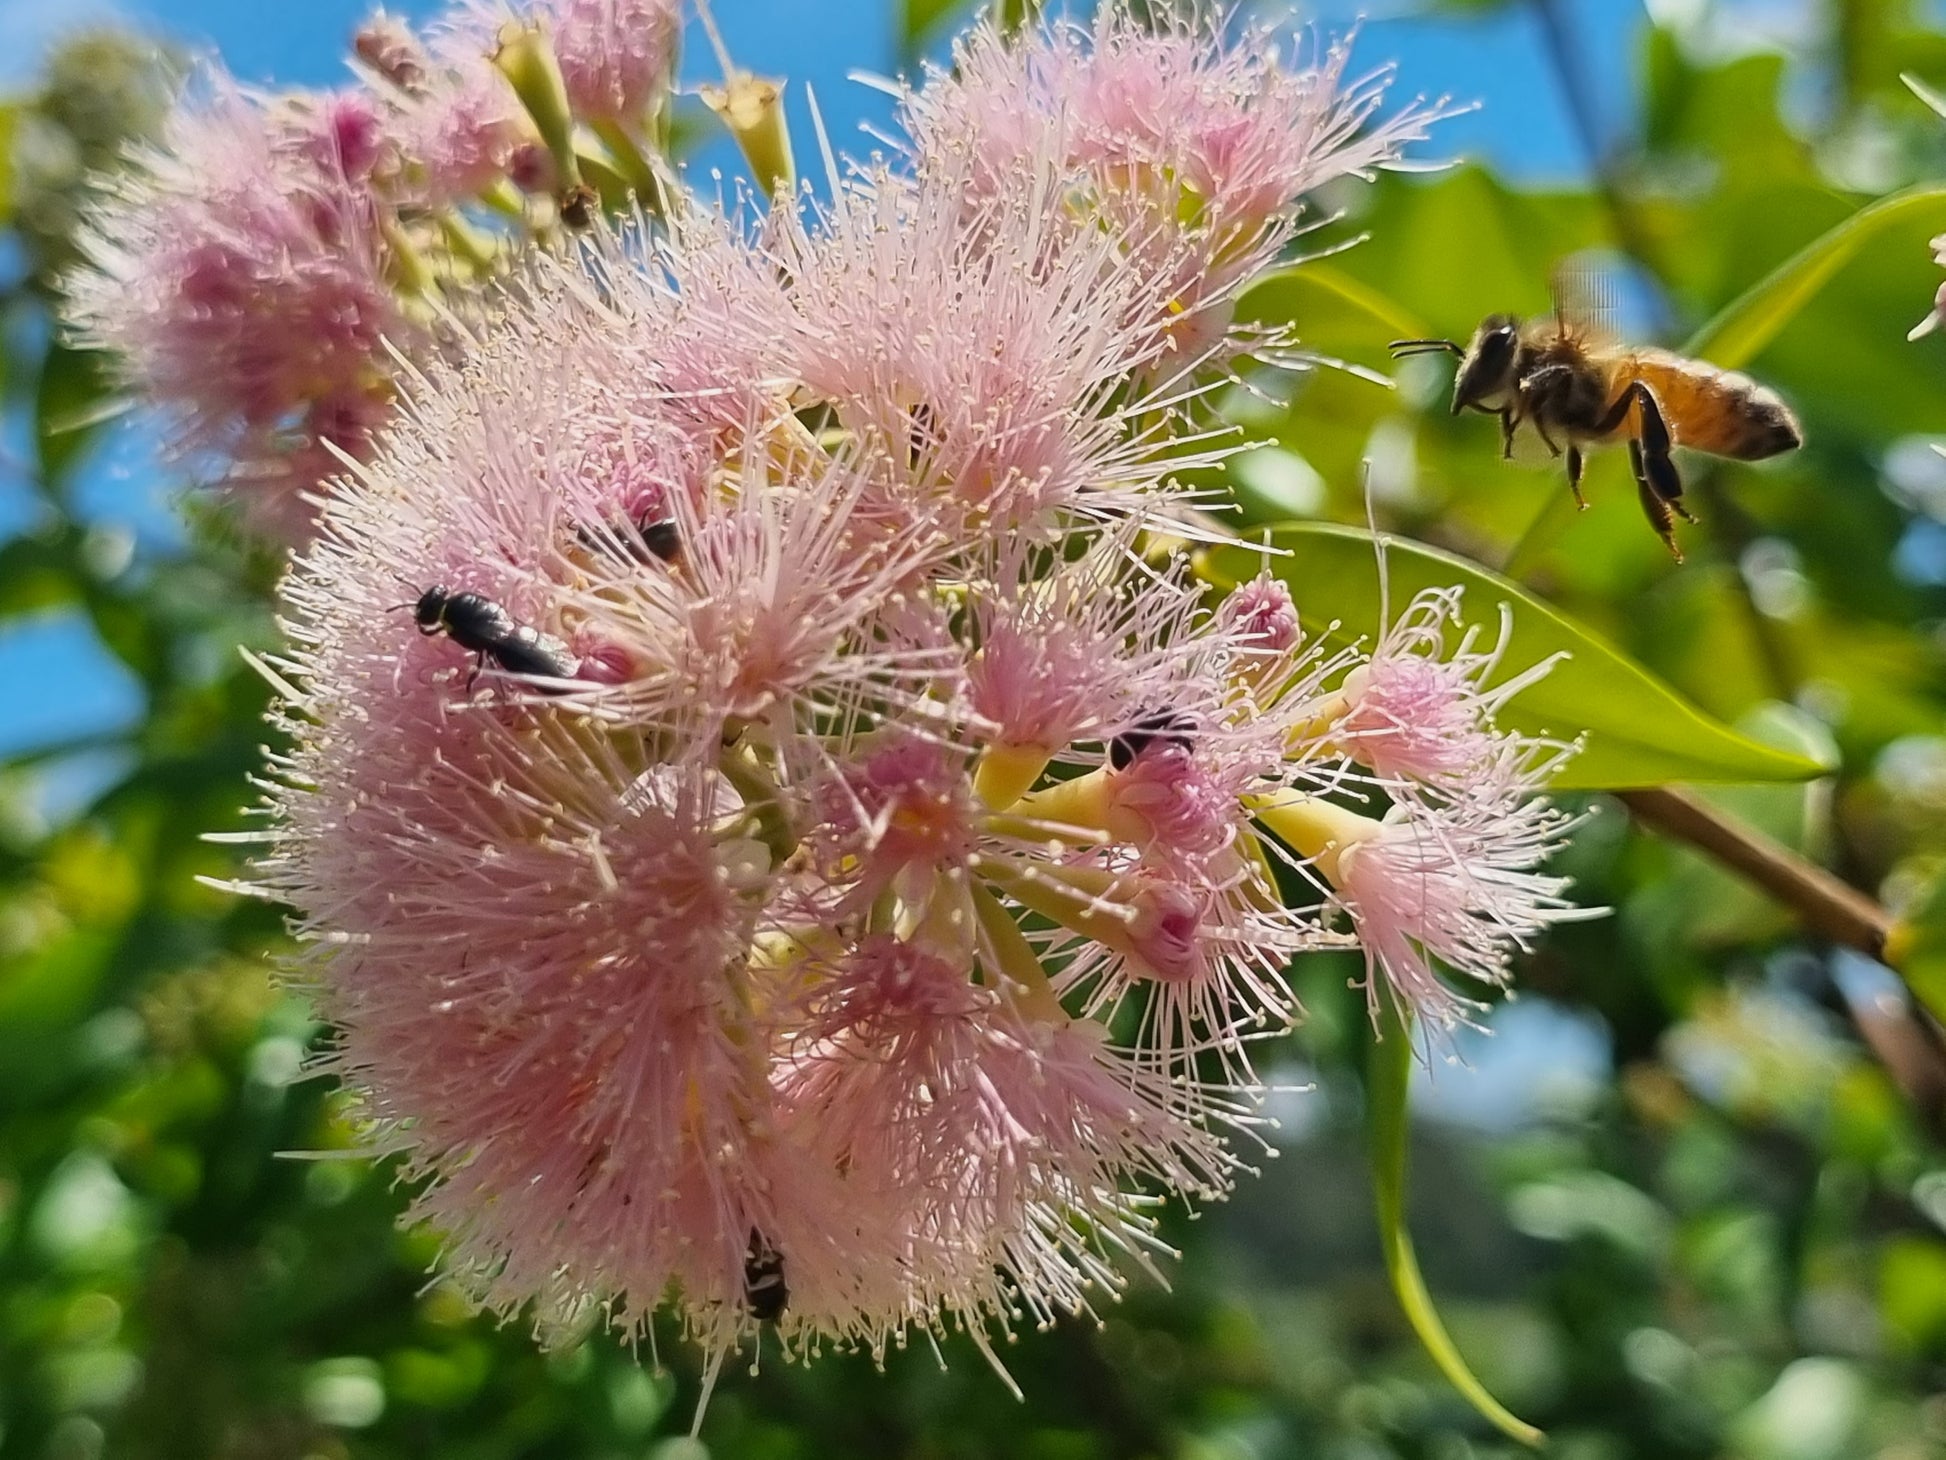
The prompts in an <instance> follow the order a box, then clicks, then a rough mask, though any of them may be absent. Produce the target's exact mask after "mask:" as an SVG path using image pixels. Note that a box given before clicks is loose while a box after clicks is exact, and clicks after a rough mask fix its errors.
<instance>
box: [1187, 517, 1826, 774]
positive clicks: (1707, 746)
mask: <svg viewBox="0 0 1946 1460" xmlns="http://www.w3.org/2000/svg"><path fill="white" fill-rule="evenodd" d="M1269 541H1270V544H1271V546H1272V547H1273V548H1275V549H1278V550H1280V551H1281V552H1282V553H1283V556H1269V557H1266V556H1264V555H1263V554H1260V553H1257V552H1255V551H1252V550H1250V549H1247V548H1222V549H1218V550H1215V551H1213V552H1210V553H1208V554H1207V555H1206V556H1205V558H1204V560H1203V562H1204V571H1205V575H1206V576H1207V577H1208V578H1209V580H1210V581H1211V582H1213V583H1215V584H1216V585H1217V586H1219V587H1224V586H1230V585H1233V584H1235V583H1238V582H1241V581H1243V580H1245V579H1248V578H1250V577H1252V576H1254V575H1255V574H1256V572H1257V571H1258V570H1259V569H1260V568H1262V567H1266V566H1267V567H1268V568H1269V570H1270V571H1271V573H1273V574H1274V575H1275V576H1276V577H1278V578H1280V579H1282V580H1283V582H1284V583H1285V584H1286V585H1287V586H1288V587H1289V588H1290V591H1291V596H1292V598H1293V599H1294V600H1296V603H1297V607H1298V611H1299V613H1300V614H1301V615H1302V616H1303V618H1304V621H1305V623H1306V624H1307V625H1309V626H1310V627H1311V630H1312V632H1315V633H1324V634H1326V635H1328V636H1329V637H1330V638H1332V639H1334V640H1336V641H1340V642H1351V641H1355V640H1358V639H1361V638H1362V639H1365V640H1366V641H1367V642H1370V641H1371V640H1372V639H1373V638H1374V637H1375V636H1376V634H1377V632H1378V630H1379V628H1380V626H1381V623H1382V621H1383V618H1384V615H1385V613H1386V612H1387V611H1390V612H1392V613H1396V612H1397V611H1398V610H1399V609H1401V608H1403V607H1404V605H1405V604H1406V603H1407V602H1408V601H1409V600H1410V599H1411V598H1412V596H1413V595H1414V594H1415V593H1418V592H1420V591H1421V590H1422V589H1426V588H1440V587H1448V586H1451V585H1454V584H1458V585H1460V586H1463V587H1464V588H1466V590H1467V598H1466V605H1467V609H1468V613H1469V617H1470V618H1471V619H1472V620H1473V621H1475V622H1480V623H1491V622H1492V620H1493V618H1494V616H1495V615H1496V614H1497V613H1498V612H1499V611H1500V608H1501V605H1503V604H1504V605H1505V606H1506V608H1507V610H1508V612H1509V615H1510V619H1509V622H1510V625H1511V627H1510V631H1509V637H1508V641H1507V644H1506V649H1505V653H1504V655H1503V656H1502V659H1501V673H1503V674H1505V675H1507V676H1510V677H1511V676H1513V675H1516V674H1519V673H1520V672H1521V671H1522V670H1524V669H1526V668H1528V667H1529V666H1531V665H1534V664H1538V663H1540V662H1541V661H1542V660H1545V659H1549V658H1552V657H1553V656H1555V655H1558V654H1565V655H1566V656H1567V657H1566V658H1565V659H1564V660H1562V661H1561V662H1560V663H1558V664H1556V665H1555V667H1554V669H1553V670H1552V671H1551V672H1550V673H1549V674H1547V675H1546V676H1544V677H1543V678H1542V679H1540V680H1539V681H1538V682H1537V683H1536V684H1534V685H1532V686H1530V687H1529V688H1527V689H1525V690H1523V691H1521V693H1520V694H1518V695H1516V696H1515V697H1514V698H1513V699H1511V700H1510V701H1508V703H1507V705H1506V706H1505V708H1504V709H1503V710H1502V712H1501V715H1500V720H1501V723H1502V724H1504V725H1505V726H1507V727H1508V728H1510V729H1517V730H1523V731H1527V732H1529V733H1534V734H1545V735H1550V736H1553V737H1555V738H1557V739H1571V738H1574V737H1576V736H1581V737H1585V743H1584V746H1583V749H1582V751H1581V753H1580V754H1579V755H1577V756H1575V757H1574V758H1573V759H1572V760H1570V761H1569V762H1568V764H1567V766H1566V767H1565V768H1564V769H1563V770H1562V771H1561V772H1560V773H1559V775H1558V776H1557V778H1556V780H1555V783H1554V784H1555V786H1556V787H1557V788H1558V789H1562V790H1571V789H1572V790H1593V789H1619V788H1625V787H1634V786H1657V785H1664V784H1667V783H1668V782H1671V781H1801V780H1808V779H1810V778H1811V777H1813V776H1817V775H1821V774H1823V773H1824V772H1825V769H1826V767H1824V766H1822V765H1820V764H1819V763H1818V762H1817V761H1814V760H1810V759H1808V758H1806V757H1804V756H1801V755H1795V754H1791V753H1789V752H1787V751H1782V750H1777V749H1774V748H1772V747H1771V746H1768V745H1763V744H1760V743H1759V742H1757V741H1755V740H1752V739H1749V738H1748V737H1747V736H1743V735H1739V734H1738V733H1737V732H1736V731H1734V730H1732V729H1731V728H1730V727H1729V726H1727V725H1724V724H1722V723H1721V722H1720V721H1717V720H1714V719H1712V718H1710V717H1709V716H1708V715H1706V714H1704V713H1703V712H1702V711H1701V710H1699V709H1697V708H1696V707H1695V706H1694V705H1692V704H1690V703H1689V702H1688V701H1686V700H1684V699H1683V698H1682V697H1681V696H1680V695H1678V694H1677V693H1676V692H1675V691H1674V690H1672V689H1670V688H1669V687H1668V686H1667V685H1666V684H1664V683H1663V682H1662V681H1661V680H1659V679H1657V678H1656V677H1655V676H1654V675H1652V674H1650V673H1649V672H1648V671H1647V670H1646V669H1644V668H1642V667H1641V666H1640V665H1639V664H1637V663H1635V661H1634V660H1632V659H1630V658H1628V657H1627V656H1626V655H1624V654H1622V653H1621V652H1620V651H1619V650H1617V649H1615V648H1613V647H1611V646H1610V645H1608V644H1607V643H1605V642H1604V641H1603V640H1601V639H1600V638H1598V637H1596V635H1595V634H1594V633H1593V632H1592V631H1591V630H1589V629H1586V628H1584V627H1582V626H1581V625H1579V624H1577V623H1575V622H1574V621H1573V620H1572V619H1570V618H1568V617H1567V616H1566V615H1564V614H1563V613H1561V612H1560V610H1558V609H1556V608H1554V607H1552V606H1550V605H1549V604H1547V603H1544V602H1543V601H1542V600H1540V599H1538V598H1535V597H1534V596H1533V595H1532V594H1530V593H1528V592H1527V591H1526V590H1525V589H1523V588H1521V587H1519V586H1518V585H1517V584H1514V583H1512V582H1510V581H1508V580H1507V579H1505V578H1502V577H1500V576H1499V575H1498V574H1496V573H1491V572H1489V571H1487V570H1486V569H1485V568H1482V567H1480V566H1478V565H1477V564H1474V563H1469V562H1467V561H1466V560H1465V559H1464V558H1460V557H1455V556H1454V555H1453V554H1451V553H1446V552H1441V551H1440V550H1439V549H1437V548H1430V547H1426V546H1425V545H1423V544H1420V543H1414V542H1405V541H1402V540H1399V539H1397V538H1386V539H1385V562H1386V573H1387V578H1388V583H1387V584H1386V585H1385V589H1384V590H1382V589H1381V584H1380V579H1379V573H1378V566H1377V554H1376V553H1375V551H1374V548H1373V544H1372V539H1371V537H1370V535H1369V534H1368V533H1365V532H1362V531H1359V530H1357V529H1354V528H1348V527H1338V526H1332V525H1328V524H1323V523H1289V524H1285V525H1283V526H1281V527H1277V528H1274V529H1271V530H1270V534H1269ZM1388 592H1389V597H1390V602H1389V604H1387V603H1384V602H1382V596H1383V594H1384V593H1388Z"/></svg>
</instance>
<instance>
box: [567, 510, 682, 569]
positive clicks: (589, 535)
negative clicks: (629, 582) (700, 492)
mask: <svg viewBox="0 0 1946 1460" xmlns="http://www.w3.org/2000/svg"><path fill="white" fill-rule="evenodd" d="M574 535H575V537H576V539H578V540H579V541H580V543H581V545H582V546H583V547H584V548H586V549H588V551H590V552H596V553H605V554H607V555H608V556H610V557H615V556H618V555H619V556H622V557H626V558H629V559H631V560H633V561H634V562H638V563H640V564H642V566H643V567H648V566H649V565H650V564H652V563H673V562H675V561H676V559H678V558H680V557H681V556H682V533H681V531H680V529H678V528H677V526H676V524H675V519H673V518H669V517H662V518H656V517H650V516H646V515H645V516H643V517H642V518H641V519H640V520H639V521H637V522H636V524H635V533H634V535H633V536H631V535H630V534H629V533H628V532H627V531H626V530H624V529H623V528H621V527H620V526H603V527H590V526H587V525H586V524H583V525H582V526H580V527H577V528H576V529H575V530H574ZM637 538H639V539H640V542H637V541H636V539H637ZM644 549H647V553H646V555H645V554H644V551H643V550H644Z"/></svg>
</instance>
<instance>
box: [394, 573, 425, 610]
mask: <svg viewBox="0 0 1946 1460" xmlns="http://www.w3.org/2000/svg"><path fill="white" fill-rule="evenodd" d="M392 576H393V577H394V578H397V579H398V580H399V582H400V583H402V584H404V585H405V586H406V587H407V588H409V589H411V590H412V591H413V592H414V593H415V594H423V593H424V592H425V590H424V589H422V588H421V587H420V586H419V585H418V584H417V583H414V582H413V581H412V580H411V579H410V578H408V577H406V576H405V574H403V573H394V574H393V575H392ZM418 606H419V600H418V599H417V598H413V599H411V600H409V601H407V602H405V603H395V604H393V605H392V606H391V607H390V608H388V609H386V610H385V611H386V612H387V613H397V612H398V611H399V610H400V609H402V608H417V607H418Z"/></svg>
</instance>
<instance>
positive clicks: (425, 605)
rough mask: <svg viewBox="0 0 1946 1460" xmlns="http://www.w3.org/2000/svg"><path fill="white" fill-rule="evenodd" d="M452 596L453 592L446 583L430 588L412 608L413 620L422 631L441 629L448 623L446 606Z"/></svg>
mask: <svg viewBox="0 0 1946 1460" xmlns="http://www.w3.org/2000/svg"><path fill="white" fill-rule="evenodd" d="M452 596H453V594H452V590H451V589H449V588H448V587H447V586H446V585H445V584H444V583H441V584H440V585H439V586H438V587H436V588H428V589H427V590H426V591H425V592H424V593H421V594H420V595H419V601H418V602H417V603H415V604H414V605H413V606H412V617H413V619H414V620H415V621H416V622H417V623H418V625H419V627H420V628H422V629H436V628H439V627H440V626H441V625H442V624H444V623H445V621H446V605H447V603H448V602H449V601H450V600H451V599H452Z"/></svg>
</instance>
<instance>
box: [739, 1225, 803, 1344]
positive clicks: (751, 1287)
mask: <svg viewBox="0 0 1946 1460" xmlns="http://www.w3.org/2000/svg"><path fill="white" fill-rule="evenodd" d="M790 1301H791V1290H790V1288H789V1286H787V1285H786V1284H785V1282H784V1254H783V1253H781V1252H779V1251H778V1250H777V1249H776V1248H775V1247H772V1246H771V1245H770V1239H769V1238H768V1237H766V1236H764V1234H763V1233H762V1232H759V1231H758V1230H757V1229H756V1228H755V1227H752V1228H751V1229H750V1250H749V1252H748V1253H747V1254H746V1255H745V1257H744V1259H743V1302H744V1305H745V1306H746V1307H747V1308H749V1310H750V1316H751V1317H752V1318H755V1319H756V1320H757V1321H758V1322H759V1323H775V1322H776V1321H777V1320H778V1319H779V1318H782V1317H783V1316H784V1309H785V1307H786V1306H787V1305H788V1304H789V1303H790Z"/></svg>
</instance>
